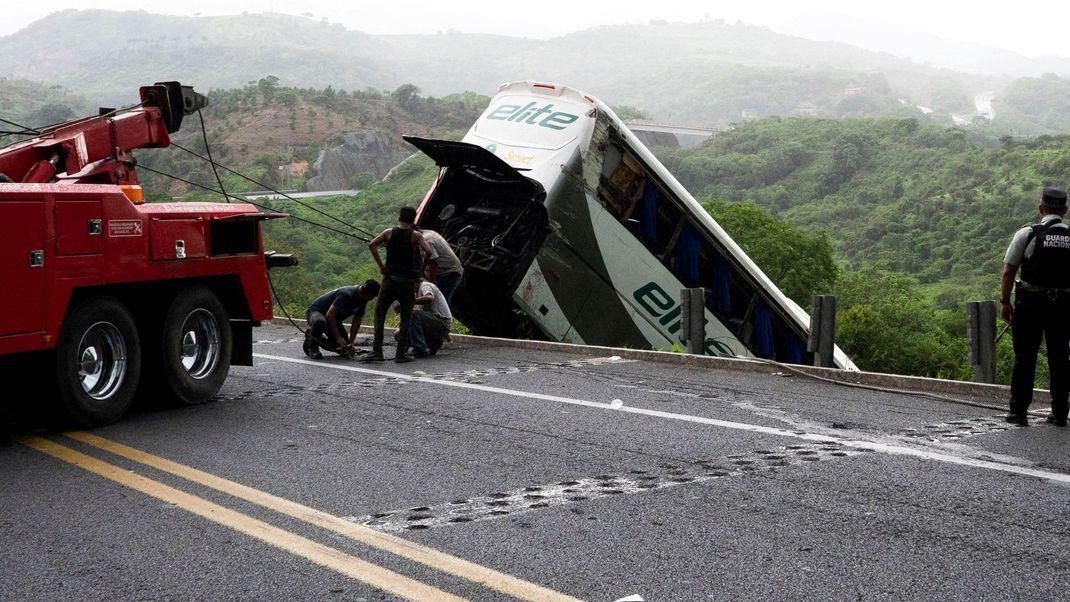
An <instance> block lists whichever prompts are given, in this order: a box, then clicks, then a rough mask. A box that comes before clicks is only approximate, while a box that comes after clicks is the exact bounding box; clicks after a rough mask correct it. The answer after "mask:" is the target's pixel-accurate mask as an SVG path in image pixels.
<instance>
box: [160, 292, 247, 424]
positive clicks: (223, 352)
mask: <svg viewBox="0 0 1070 602" xmlns="http://www.w3.org/2000/svg"><path fill="white" fill-rule="evenodd" d="M159 342H160V349H159V352H160V368H161V372H162V376H163V378H164V382H165V383H166V387H167V392H168V393H169V396H170V397H171V398H172V399H173V400H174V401H176V402H178V403H180V404H185V405H196V404H199V403H204V402H206V401H208V400H209V399H211V398H212V397H213V396H215V394H216V393H218V392H219V389H220V388H221V387H222V386H223V382H224V381H225V380H226V379H227V374H228V373H229V372H230V354H231V349H232V347H233V338H232V336H231V331H230V318H229V316H228V314H227V309H226V307H225V306H224V305H223V302H222V301H221V300H220V299H219V296H218V295H216V294H215V292H213V291H212V289H210V288H208V287H205V286H193V287H190V288H187V289H185V290H183V291H182V292H180V293H179V294H178V296H177V297H176V298H175V300H174V302H173V303H171V307H170V308H168V310H167V314H166V315H165V317H164V320H163V325H162V329H161V332H160V340H159Z"/></svg>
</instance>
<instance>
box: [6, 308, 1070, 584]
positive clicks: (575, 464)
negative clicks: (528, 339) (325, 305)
mask: <svg viewBox="0 0 1070 602" xmlns="http://www.w3.org/2000/svg"><path fill="white" fill-rule="evenodd" d="M294 334H295V333H294V331H293V329H288V328H285V327H281V326H265V327H263V328H260V329H257V330H256V331H255V333H254V338H255V339H257V340H258V342H257V344H256V345H255V347H254V352H255V353H256V354H257V358H256V365H255V366H254V367H251V368H247V367H235V368H232V370H231V375H230V377H229V379H228V380H227V383H226V384H225V385H224V387H223V389H222V391H221V392H220V395H219V396H218V398H217V399H216V400H214V401H213V402H210V403H207V404H204V405H200V406H193V407H183V408H169V409H161V408H148V407H143V408H135V410H134V411H133V412H132V413H131V414H130V415H129V416H128V417H127V418H126V419H124V420H123V421H122V422H120V423H118V424H115V425H111V426H108V427H104V428H100V429H96V430H94V431H93V432H92V434H93V435H96V436H98V437H101V438H104V439H105V440H107V441H112V442H118V443H121V444H123V445H125V446H128V447H129V448H133V449H135V450H139V451H142V452H145V453H147V454H151V455H153V456H155V457H159V458H163V459H166V460H169V461H171V462H174V463H178V464H180V465H182V466H184V467H191V468H194V469H197V470H199V471H203V472H204V473H208V474H210V475H214V476H218V477H221V478H222V479H226V480H227V481H229V482H233V483H237V484H240V485H244V486H247V487H250V488H253V489H255V490H258V491H261V492H266V493H270V494H272V495H273V496H277V498H282V499H283V500H287V501H292V502H296V503H298V504H301V505H303V506H307V507H310V508H312V509H315V510H318V511H321V512H323V513H327V514H329V515H331V516H333V517H337V518H339V519H342V520H344V521H345V522H346V523H350V524H353V525H358V526H360V527H361V528H366V529H370V530H375V531H376V532H380V533H383V534H392V535H393V536H397V537H401V538H404V539H405V540H407V541H409V542H412V543H414V544H418V545H420V546H425V547H426V548H430V549H433V550H437V551H440V552H445V553H447V554H449V555H451V556H452V557H456V558H459V559H463V560H465V561H468V562H470V563H475V564H476V565H479V566H481V567H486V568H490V569H493V570H495V571H498V572H500V573H503V574H505V575H508V576H511V577H514V578H517V579H519V580H523V581H524V582H529V583H532V584H536V585H538V586H541V587H543V588H547V589H548V590H552V591H554V592H557V593H560V594H564V595H566V596H571V597H574V598H580V599H587V600H605V601H614V600H618V599H620V598H623V597H626V596H630V595H634V594H638V595H639V596H641V597H642V598H643V599H644V600H647V601H652V600H681V601H692V600H786V599H791V600H802V599H806V600H847V599H850V600H856V599H857V600H931V599H943V600H979V599H986V600H1062V599H1066V597H1067V595H1068V594H1067V587H1068V586H1070V569H1068V568H1067V566H1068V564H1070V537H1068V535H1070V528H1068V527H1067V512H1068V510H1070V458H1068V457H1067V451H1066V450H1067V449H1068V447H1070V429H1065V428H1064V429H1059V428H1056V427H1052V426H1048V425H1046V424H1044V423H1043V420H1038V421H1036V422H1035V423H1034V424H1033V425H1032V426H1030V427H1028V428H1008V427H1007V425H1006V424H1005V423H1004V422H1003V421H1002V419H1001V417H1000V416H998V415H996V413H995V412H991V411H988V410H981V409H977V408H974V407H968V406H961V405H956V404H951V403H944V402H940V401H936V400H933V399H929V398H924V397H919V396H911V395H903V394H895V393H883V392H877V391H867V390H859V389H851V388H845V387H840V386H836V385H832V384H828V383H823V382H817V381H814V380H808V379H805V378H802V377H791V376H785V375H783V374H777V373H776V372H775V371H774V370H773V369H772V368H771V369H770V371H769V372H766V373H754V372H735V371H727V370H710V369H702V368H695V367H686V366H676V365H672V364H664V363H650V362H644V361H629V360H621V359H619V358H613V357H603V358H588V357H581V356H573V355H566V354H562V353H556V352H547V351H530V350H522V349H517V348H508V347H496V348H479V347H476V346H474V344H472V343H471V342H460V341H458V342H455V343H454V344H453V345H451V346H450V347H449V348H448V349H446V350H444V351H443V352H442V353H440V354H439V356H437V357H434V358H429V359H427V360H419V361H416V362H413V363H409V364H394V363H393V362H390V361H387V362H385V363H381V364H362V363H360V362H356V361H353V360H347V359H344V358H340V357H333V356H332V357H327V358H326V359H324V360H322V361H319V362H311V361H305V360H304V356H303V355H302V353H301V349H300V339H299V338H298V337H295V336H294ZM391 351H392V350H388V351H387V357H391V356H392V353H391ZM36 426H38V425H37V424H35V423H33V422H26V421H22V420H21V419H16V418H13V417H11V416H5V418H4V421H3V427H4V430H3V432H2V434H0V543H2V545H0V567H2V568H0V597H2V598H3V599H5V600H57V599H64V600H98V599H114V600H194V599H196V600H253V599H255V600H392V599H397V598H398V595H397V594H396V593H392V592H390V591H386V590H384V589H383V588H381V587H377V586H374V585H371V584H369V583H368V582H366V581H364V580H362V579H360V578H353V577H352V576H349V575H346V574H343V573H341V572H339V571H338V570H334V569H332V568H330V567H329V566H325V565H324V564H323V563H319V562H317V561H314V560H309V558H307V557H305V556H302V555H300V554H298V553H295V551H294V549H291V548H288V547H286V546H283V545H281V544H278V543H270V542H269V543H265V541H263V540H261V539H257V538H256V537H252V536H249V535H248V534H247V533H245V532H242V531H240V530H235V528H234V527H233V526H229V525H228V524H226V523H220V522H213V520H209V519H206V518H205V517H204V516H200V515H197V514H195V513H192V512H190V511H188V510H187V509H185V508H184V507H183V506H182V505H181V503H177V502H170V501H167V500H165V499H160V498H156V497H152V496H151V495H146V494H145V493H143V492H141V491H136V490H134V489H131V488H130V487H128V486H124V485H122V484H120V483H118V482H116V481H114V480H109V479H108V478H104V477H102V476H101V475H100V474H97V473H94V472H91V471H90V470H87V469H86V468H84V467H82V466H78V465H75V464H74V463H72V462H70V461H63V460H61V459H57V458H56V457H54V456H50V455H48V454H46V453H42V452H41V451H39V450H38V449H35V448H33V447H31V446H29V445H27V444H25V443H24V442H25V437H26V436H28V435H29V436H35V437H41V438H43V439H46V440H48V441H52V442H55V443H58V444H60V445H62V446H65V447H67V448H70V449H72V450H75V451H77V452H81V453H83V454H88V455H90V456H92V457H94V458H97V459H99V460H103V461H104V462H107V463H110V464H112V465H114V466H117V467H119V468H120V469H122V470H121V471H120V472H123V473H128V474H131V475H136V476H143V477H146V478H148V479H151V480H152V481H154V482H158V483H160V484H163V485H166V486H167V487H168V488H174V489H178V490H180V491H182V492H186V493H188V494H192V495H193V496H196V497H197V498H198V499H200V500H203V501H204V502H205V503H208V502H210V503H212V504H218V505H220V506H223V507H226V508H229V509H231V510H234V511H237V512H239V513H241V514H243V515H245V516H248V517H251V518H255V519H257V520H259V521H263V522H266V523H268V524H270V525H272V526H274V527H278V528H280V529H283V530H285V531H287V532H289V533H292V534H296V535H299V536H301V537H302V538H305V539H307V540H311V541H312V542H316V543H318V544H322V545H323V546H327V547H329V548H333V549H334V550H337V551H339V552H341V553H344V554H346V555H349V556H354V557H357V558H360V559H363V560H365V561H367V562H370V563H373V564H375V565H378V566H380V567H384V568H386V569H389V570H390V571H393V572H396V573H399V574H401V575H404V576H406V577H408V578H411V579H414V580H416V581H419V582H420V583H423V584H427V585H430V586H433V587H434V588H438V589H440V590H442V591H444V592H449V593H450V594H454V595H456V596H461V597H464V598H468V599H472V600H509V599H516V598H515V597H513V596H511V595H509V594H508V593H506V592H504V591H502V590H501V589H494V588H493V587H489V586H487V585H486V584H481V583H479V582H476V581H473V580H472V579H468V578H465V577H463V576H459V575H458V574H455V573H450V572H449V571H446V570H443V569H442V568H441V567H438V566H432V565H429V564H420V563H417V562H412V561H411V560H409V559H405V558H401V557H399V556H398V555H396V554H393V553H390V552H388V551H384V550H383V549H379V548H376V547H374V546H370V545H366V544H364V543H360V542H357V541H354V540H353V539H350V538H347V537H344V536H342V535H339V533H338V532H334V531H329V530H325V529H323V528H321V527H318V526H316V525H313V524H311V523H310V522H308V521H307V520H303V519H301V518H299V517H294V516H286V515H282V514H279V513H278V512H277V511H274V510H273V509H272V508H269V507H264V506H262V505H257V504H255V503H252V502H250V501H248V500H244V499H238V498H236V497H234V496H233V495H230V494H228V493H227V492H225V491H220V490H217V489H212V488H209V487H206V486H204V485H202V484H198V483H194V482H191V481H190V480H188V479H186V478H182V477H181V476H177V475H176V474H172V473H167V472H164V471H161V470H159V469H156V468H150V467H147V466H146V465H144V464H141V463H139V462H137V461H135V460H133V459H132V458H131V457H126V456H121V455H116V454H114V453H109V452H105V451H103V450H102V449H100V448H98V447H94V446H93V445H90V444H87V443H86V442H85V441H83V440H81V439H78V440H76V439H73V438H71V437H67V436H65V435H64V434H62V433H59V432H34V428H35V427H36Z"/></svg>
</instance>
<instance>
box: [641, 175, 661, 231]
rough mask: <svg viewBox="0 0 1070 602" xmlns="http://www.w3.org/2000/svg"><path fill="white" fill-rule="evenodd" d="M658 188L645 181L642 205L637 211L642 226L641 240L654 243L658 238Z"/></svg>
mask: <svg viewBox="0 0 1070 602" xmlns="http://www.w3.org/2000/svg"><path fill="white" fill-rule="evenodd" d="M659 200H660V199H659V195H658V187H657V186H654V184H653V183H652V182H651V181H650V180H647V182H646V187H645V188H643V203H642V206H641V207H640V209H639V222H640V223H639V225H640V226H642V228H643V230H642V235H643V240H645V241H646V242H654V239H656V238H657V237H658V201H659Z"/></svg>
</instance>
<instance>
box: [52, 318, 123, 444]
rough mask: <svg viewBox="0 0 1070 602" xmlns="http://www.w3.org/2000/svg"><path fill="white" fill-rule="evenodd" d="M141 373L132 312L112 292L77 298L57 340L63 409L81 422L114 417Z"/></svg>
mask: <svg viewBox="0 0 1070 602" xmlns="http://www.w3.org/2000/svg"><path fill="white" fill-rule="evenodd" d="M140 378H141V340H140V338H139V337H138V332H137V326H136V325H135V324H134V319H133V317H132V316H131V315H130V312H129V311H127V309H126V308H125V307H123V305H122V304H121V303H119V302H118V301H117V300H115V299H113V298H111V297H92V298H90V299H88V300H86V301H83V302H79V303H78V304H77V306H76V307H74V308H73V309H72V310H71V313H70V315H68V316H67V319H66V320H65V321H64V323H63V327H62V328H61V329H60V335H59V341H58V344H57V345H56V388H57V389H58V392H59V401H60V405H61V408H62V409H63V411H64V412H65V413H66V414H67V415H68V416H70V418H71V419H73V420H74V421H76V422H77V423H79V424H81V425H82V426H87V427H94V426H101V425H105V424H109V423H111V422H115V421H116V420H118V419H119V418H121V417H122V416H123V414H125V413H126V411H127V409H129V408H130V404H131V403H132V402H133V400H134V393H135V392H136V391H137V386H138V381H139V379H140Z"/></svg>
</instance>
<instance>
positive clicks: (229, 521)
mask: <svg viewBox="0 0 1070 602" xmlns="http://www.w3.org/2000/svg"><path fill="white" fill-rule="evenodd" d="M66 436H67V437H69V438H71V439H74V440H75V441H79V442H81V443H84V444H86V445H89V446H92V447H95V448H98V449H101V450H104V451H107V452H109V453H112V454H115V455H117V456H121V457H123V458H126V459H128V460H133V461H134V462H138V463H140V464H144V465H146V466H150V467H152V468H154V469H156V470H159V471H161V472H165V473H169V474H172V475H175V476H177V477H181V478H183V479H186V480H188V481H191V482H193V483H197V484H199V485H203V486H205V487H208V488H211V489H215V490H217V491H221V492H223V493H226V494H228V495H231V496H233V497H236V498H239V499H242V500H245V501H248V502H252V503H254V504H257V505H259V506H263V507H264V508H268V509H270V510H273V511H275V512H278V513H280V514H285V515H287V516H291V517H293V518H296V519H298V520H301V521H304V522H306V523H308V524H311V525H315V526H317V527H321V528H323V529H327V530H329V531H333V532H335V533H338V534H340V535H343V536H345V537H348V538H350V539H353V540H355V541H358V542H360V543H363V544H366V545H368V546H371V547H374V548H377V549H379V550H383V551H386V552H390V553H391V554H396V555H398V556H401V557H402V558H407V559H409V560H412V561H414V562H418V563H420V564H423V565H426V566H429V567H431V568H434V569H437V570H440V571H443V572H445V573H449V574H451V575H455V576H457V577H461V578H463V579H466V580H468V581H471V582H473V583H476V584H479V585H481V586H484V587H487V588H490V589H493V590H496V591H498V592H501V593H503V594H507V595H509V596H512V597H514V598H517V599H520V600H532V601H535V600H539V601H542V600H545V601H548V602H549V601H566V600H567V601H575V600H577V599H576V598H573V597H571V596H566V595H564V594H562V593H559V592H556V591H554V590H551V589H548V588H545V587H543V586H540V585H536V584H534V583H530V582H527V581H524V580H522V579H518V578H516V577H513V576H511V575H506V574H505V573H501V572H498V571H495V570H493V569H490V568H487V567H484V566H481V565H479V564H476V563H474V562H470V561H467V560H464V559H463V558H458V557H456V556H452V555H450V554H446V553H444V552H440V551H438V550H435V549H434V548H429V547H427V546H423V545H420V544H417V543H414V542H411V541H408V540H406V539H402V538H400V537H397V536H394V535H390V534H387V533H381V532H379V531H376V530H375V529H372V528H369V527H366V526H364V525H358V524H356V523H353V522H350V521H347V520H345V519H343V518H340V517H337V516H334V515H331V514H328V513H326V512H322V511H320V510H316V509H315V508H311V507H309V506H305V505H302V504H298V503H296V502H293V501H290V500H287V499H283V498H280V497H278V496H274V495H271V494H269V493H265V492H263V491H260V490H258V489H253V488H252V487H247V486H245V485H241V484H239V483H235V482H233V481H228V480H227V479H224V478H221V477H218V476H215V475H213V474H210V473H207V472H204V471H201V470H197V469H195V468H191V467H189V466H185V465H183V464H179V463H177V462H172V461H170V460H167V459H165V458H161V457H159V456H154V455H152V454H149V453H146V452H143V451H141V450H138V449H135V448H132V447H129V446H126V445H123V444H121V443H116V442H114V441H111V440H109V439H105V438H103V437H98V436H96V435H92V434H90V433H85V432H72V433H66ZM19 441H20V442H21V443H22V444H23V445H26V446H27V447H31V448H33V449H36V450H39V451H42V452H44V453H46V454H48V455H50V456H53V457H55V458H58V459H60V460H63V461H64V462H68V463H70V464H73V465H75V466H78V467H80V468H83V469H85V470H88V471H89V472H92V473H94V474H97V475H99V476H102V477H104V478H106V479H109V480H111V481H114V482H116V483H119V484H121V485H124V486H126V487H129V488H131V489H134V490H136V491H140V492H141V493H144V494H146V495H149V496H152V497H154V498H157V499H160V500H163V501H165V502H168V503H170V504H174V505H175V506H177V507H179V508H182V509H183V510H186V511H188V512H191V513H193V514H196V515H198V516H201V517H203V518H206V519H208V520H210V521H213V522H215V523H218V524H220V525H223V526H225V527H228V528H231V529H234V530H235V531H238V532H241V533H244V534H246V535H248V536H250V537H253V538H256V539H259V540H261V541H263V542H266V543H268V544H271V545H273V546H275V547H277V548H280V549H282V550H285V551H287V552H290V553H292V554H296V555H298V556H301V557H303V558H306V559H308V560H310V561H312V562H314V563H316V564H319V565H321V566H324V567H327V568H329V569H332V570H334V571H337V572H339V573H341V574H343V575H346V576H348V577H351V578H353V579H357V580H359V581H362V582H364V583H367V584H368V585H371V586H372V587H375V588H377V589H380V590H382V591H384V592H388V593H390V594H393V595H395V596H398V597H401V598H405V599H408V600H435V601H438V600H451V601H452V600H463V598H460V597H458V596H455V595H453V594H450V593H448V592H445V591H443V590H440V589H437V588H435V587H432V586H430V585H427V584H424V583H421V582H419V581H416V580H414V579H411V578H409V577H406V576H404V575H401V574H399V573H396V572H394V571H390V570H388V569H385V568H383V567H380V566H378V565H375V564H372V563H370V562H367V561H364V560H361V559H360V558H357V557H356V556H353V555H350V554H346V553H345V552H342V551H340V550H336V549H334V548H331V547H328V546H325V545H323V544H320V543H317V542H315V541H312V540H310V539H307V538H305V537H301V536H300V535H296V534H294V533H291V532H289V531H286V530H283V529H280V528H278V527H275V526H273V525H271V524H269V523H266V522H264V521H261V520H258V519H255V518H253V517H251V516H248V515H245V514H241V513H240V512H236V511H234V510H231V509H229V508H226V507H224V506H220V505H219V504H215V503H213V502H210V501H208V500H206V499H204V498H200V497H197V496H195V495H191V494H189V493H186V492H184V491H180V490H178V489H175V488H173V487H169V486H167V485H165V484H163V483H160V482H159V481H154V480H152V479H149V478H147V477H143V476H141V475H138V474H135V473H132V472H130V471H129V470H126V469H124V468H121V467H119V466H115V465H113V464H108V463H107V462H104V461H101V460H98V459H97V458H94V457H93V456H89V455H87V454H84V453H82V452H79V451H77V450H74V449H72V448H70V447H67V446H64V445H60V444H59V443H56V442H54V441H51V440H49V439H44V438H42V437H36V436H23V437H20V438H19Z"/></svg>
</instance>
